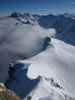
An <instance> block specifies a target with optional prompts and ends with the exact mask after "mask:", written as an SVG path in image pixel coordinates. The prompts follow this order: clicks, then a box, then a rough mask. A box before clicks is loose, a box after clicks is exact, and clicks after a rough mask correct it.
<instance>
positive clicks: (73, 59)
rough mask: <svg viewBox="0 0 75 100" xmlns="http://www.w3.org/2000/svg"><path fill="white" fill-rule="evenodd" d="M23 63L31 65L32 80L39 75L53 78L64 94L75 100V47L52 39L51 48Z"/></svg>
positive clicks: (29, 72)
mask: <svg viewBox="0 0 75 100" xmlns="http://www.w3.org/2000/svg"><path fill="white" fill-rule="evenodd" d="M21 62H22V63H26V62H27V63H29V64H30V67H29V70H28V73H27V76H28V77H29V78H30V79H36V78H37V77H38V76H39V75H40V76H42V77H47V78H53V79H54V80H55V82H57V83H59V84H60V86H61V87H63V89H62V91H61V92H62V93H64V94H66V95H68V96H70V97H73V98H75V78H74V76H75V47H74V46H71V45H68V44H66V43H64V42H62V41H60V40H56V39H52V43H51V46H49V47H48V48H47V50H45V51H44V52H42V53H40V54H38V55H36V56H34V57H32V58H30V59H28V60H27V61H21ZM57 91H58V90H57ZM59 92H60V91H59ZM61 92H60V93H61Z"/></svg>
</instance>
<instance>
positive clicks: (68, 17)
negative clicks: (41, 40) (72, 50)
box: [10, 13, 75, 45]
mask: <svg viewBox="0 0 75 100" xmlns="http://www.w3.org/2000/svg"><path fill="white" fill-rule="evenodd" d="M10 17H13V18H16V19H17V20H19V21H21V22H22V23H24V24H33V25H34V24H36V23H38V24H39V25H40V26H41V27H43V28H45V29H49V28H55V29H56V35H55V37H56V38H58V39H60V40H63V41H65V42H67V43H70V44H72V45H75V15H73V14H68V13H65V14H62V15H52V14H50V15H35V14H34V15H33V14H29V13H24V14H21V13H12V14H11V15H10Z"/></svg>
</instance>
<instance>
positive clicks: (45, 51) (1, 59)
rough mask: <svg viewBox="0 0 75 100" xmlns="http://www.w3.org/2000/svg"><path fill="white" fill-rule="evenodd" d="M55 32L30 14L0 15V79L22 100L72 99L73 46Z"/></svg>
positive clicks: (74, 84) (74, 87)
mask: <svg viewBox="0 0 75 100" xmlns="http://www.w3.org/2000/svg"><path fill="white" fill-rule="evenodd" d="M56 34H57V30H56V28H55V27H50V28H44V27H42V26H40V25H39V23H38V21H37V20H36V19H35V17H33V16H31V15H20V14H18V15H15V16H14V17H3V18H0V81H1V82H4V83H6V82H7V83H6V85H7V86H8V88H10V89H11V90H14V91H15V92H16V94H17V95H19V96H20V97H21V98H22V100H27V98H28V97H29V96H30V98H31V100H75V77H74V76H75V46H74V45H71V44H67V42H64V41H62V40H63V39H62V40H61V39H60V40H59V39H58V38H55V35H56ZM64 38H65V37H64ZM72 42H73V41H72ZM10 63H13V68H15V71H14V72H13V73H11V76H12V77H13V76H15V78H14V79H13V78H11V79H10V77H9V74H8V71H9V64H10ZM11 72H12V71H11Z"/></svg>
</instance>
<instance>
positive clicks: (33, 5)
mask: <svg viewBox="0 0 75 100" xmlns="http://www.w3.org/2000/svg"><path fill="white" fill-rule="evenodd" d="M14 11H21V12H31V13H40V14H42V13H44V14H47V13H55V14H58V13H64V12H65V13H75V0H0V12H1V13H8V12H14Z"/></svg>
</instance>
